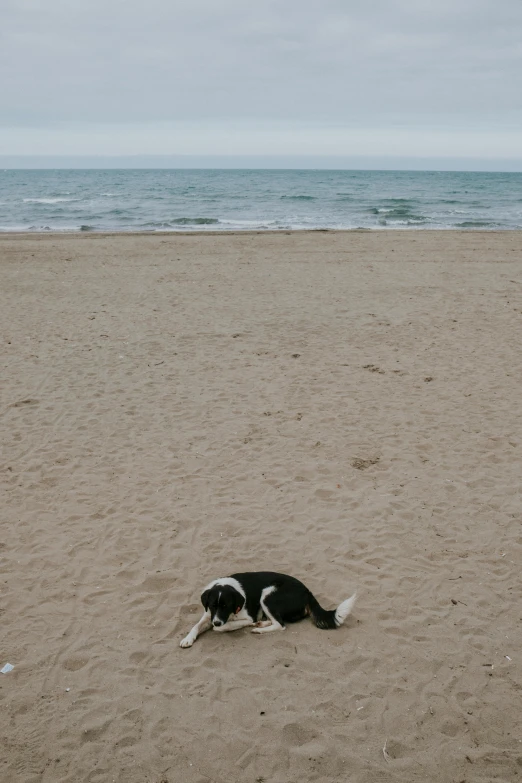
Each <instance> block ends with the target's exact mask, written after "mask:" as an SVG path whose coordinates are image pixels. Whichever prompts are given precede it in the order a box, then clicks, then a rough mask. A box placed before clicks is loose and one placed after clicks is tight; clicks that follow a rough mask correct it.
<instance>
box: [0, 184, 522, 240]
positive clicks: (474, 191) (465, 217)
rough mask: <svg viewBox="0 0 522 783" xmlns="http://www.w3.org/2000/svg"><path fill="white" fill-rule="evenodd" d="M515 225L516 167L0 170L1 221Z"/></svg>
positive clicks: (145, 226)
mask: <svg viewBox="0 0 522 783" xmlns="http://www.w3.org/2000/svg"><path fill="white" fill-rule="evenodd" d="M327 228H332V229H354V228H365V229H375V230H378V229H414V230H419V229H481V230H509V229H522V173H498V174H495V173H485V172H480V173H479V172H477V173H473V172H436V171H426V172H422V171H321V170H260V169H252V170H243V169H226V170H225V169H223V170H218V169H107V170H101V169H76V170H68V169H53V170H45V169H42V170H21V169H20V170H14V169H13V170H12V169H6V170H2V171H0V231H151V232H153V231H208V230H210V231H222V230H223V231H230V230H234V231H240V230H261V231H262V230H278V229H281V230H282V229H286V230H288V229H294V230H299V229H327Z"/></svg>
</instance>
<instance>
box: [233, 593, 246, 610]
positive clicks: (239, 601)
mask: <svg viewBox="0 0 522 783" xmlns="http://www.w3.org/2000/svg"><path fill="white" fill-rule="evenodd" d="M234 600H235V602H236V611H235V613H236V614H237V613H238V612H240V611H241V609H242V608H243V607H244V605H245V599H244V598H243V596H242V595H241V593H238V591H237V590H234Z"/></svg>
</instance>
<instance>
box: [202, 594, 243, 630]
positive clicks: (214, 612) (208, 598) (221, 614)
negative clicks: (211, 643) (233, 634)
mask: <svg viewBox="0 0 522 783" xmlns="http://www.w3.org/2000/svg"><path fill="white" fill-rule="evenodd" d="M201 603H202V604H203V606H204V607H205V609H206V611H207V612H210V619H211V621H212V625H213V626H214V628H219V627H220V626H222V625H225V623H226V622H227V621H228V620H229V619H230V617H231V616H233V615H235V614H237V613H238V612H239V611H241V609H242V608H243V606H244V605H245V599H244V598H243V596H242V595H241V593H239V592H238V591H237V590H236V589H235V588H234V587H231V586H230V585H214V586H213V587H211V588H210V590H205V592H204V593H203V594H202V595H201Z"/></svg>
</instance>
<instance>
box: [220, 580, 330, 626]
mask: <svg viewBox="0 0 522 783" xmlns="http://www.w3.org/2000/svg"><path fill="white" fill-rule="evenodd" d="M231 576H232V579H237V581H238V582H239V583H240V585H241V586H242V588H243V590H244V591H245V595H246V603H245V608H246V610H247V612H248V614H249V615H250V617H252V618H253V620H254V621H256V620H257V619H259V614H260V612H262V609H261V603H260V599H261V593H262V592H263V590H264V589H265V588H266V587H272V586H273V587H275V588H276V590H275V592H274V593H271V594H270V595H269V596H267V597H266V598H265V603H266V605H267V607H268V609H269V610H270V611H271V612H272V614H273V615H274V617H275V619H276V620H277V621H278V622H279V623H281V625H283V626H284V625H285V623H297V622H299V620H303V619H304V618H305V617H307V616H308V615H311V617H312V620H313V621H314V623H315V625H316V626H317V627H318V628H322V629H331V628H337V624H336V622H335V609H333V610H331V611H327V610H326V609H323V608H322V607H321V606H320V604H319V602H318V601H317V599H316V598H315V597H314V595H313V594H312V593H311V592H310V590H309V589H308V588H307V587H306V586H305V585H304V584H303V583H302V582H300V581H299V579H296V578H295V577H294V576H288V575H287V574H277V573H274V572H272V571H249V572H247V573H243V574H232V575H231Z"/></svg>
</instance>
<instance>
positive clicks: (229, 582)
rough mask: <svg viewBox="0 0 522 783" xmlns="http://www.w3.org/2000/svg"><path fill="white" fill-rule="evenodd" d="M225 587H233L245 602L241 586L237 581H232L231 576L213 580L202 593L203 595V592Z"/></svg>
mask: <svg viewBox="0 0 522 783" xmlns="http://www.w3.org/2000/svg"><path fill="white" fill-rule="evenodd" d="M225 585H227V586H228V587H233V588H234V590H237V592H238V593H239V595H242V596H243V598H244V599H245V601H246V595H245V591H244V590H243V587H242V585H241V584H240V583H239V582H238V581H237V579H232V577H231V576H224V577H222V578H221V579H213V580H212V582H210V584H208V585H207V586H206V587H204V588H203V590H202V592H203V593H204V592H205V590H211V589H212V588H213V587H224V586H225Z"/></svg>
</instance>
